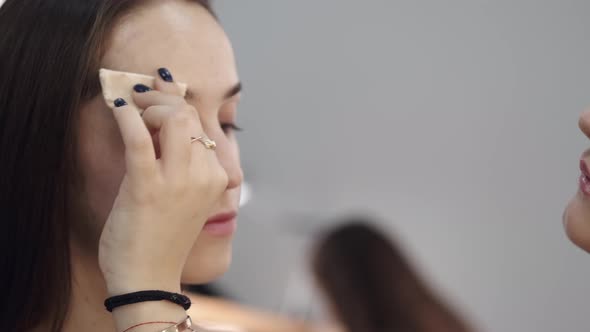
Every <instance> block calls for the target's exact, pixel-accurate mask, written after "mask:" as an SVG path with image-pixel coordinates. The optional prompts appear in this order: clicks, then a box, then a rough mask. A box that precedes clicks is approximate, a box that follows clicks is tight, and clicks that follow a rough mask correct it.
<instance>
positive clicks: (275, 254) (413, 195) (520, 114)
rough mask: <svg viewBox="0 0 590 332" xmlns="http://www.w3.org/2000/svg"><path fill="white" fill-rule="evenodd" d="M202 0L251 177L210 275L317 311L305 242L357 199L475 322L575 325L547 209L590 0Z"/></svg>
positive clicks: (574, 155)
mask: <svg viewBox="0 0 590 332" xmlns="http://www.w3.org/2000/svg"><path fill="white" fill-rule="evenodd" d="M215 3H216V7H217V10H218V12H219V15H220V18H221V21H222V22H223V24H224V26H225V28H226V30H227V32H228V34H229V35H230V38H231V39H232V40H233V43H234V47H235V49H236V53H237V57H238V65H239V69H240V72H241V77H242V79H243V81H244V86H245V93H244V98H243V103H242V106H241V110H240V112H241V113H240V122H241V125H242V126H244V127H245V128H246V131H245V132H244V133H243V134H241V137H240V139H241V142H242V149H243V151H242V154H243V163H244V167H245V171H246V177H247V180H248V181H249V182H250V184H251V187H252V193H253V195H252V200H251V201H250V202H249V203H248V204H247V205H246V206H245V207H244V209H243V213H242V216H241V219H240V229H239V232H238V235H237V238H236V245H235V261H234V265H233V267H232V269H231V271H230V272H229V273H228V274H227V276H225V277H224V278H223V279H222V281H221V284H222V285H223V286H224V287H226V288H227V289H228V290H230V291H231V292H233V293H234V294H235V295H236V296H237V297H238V298H239V299H241V300H243V301H245V302H248V303H252V304H255V305H258V306H261V307H264V308H268V309H270V310H275V311H282V312H289V313H293V312H296V313H306V312H309V311H310V310H311V311H312V312H315V310H316V309H313V308H317V307H319V306H320V305H319V304H318V301H317V299H316V296H315V295H314V292H313V288H312V287H311V285H310V283H309V282H308V280H306V278H305V257H306V256H305V248H306V247H307V246H308V244H309V242H310V241H311V240H312V239H313V233H314V232H315V231H316V230H317V229H318V228H319V227H325V226H326V225H327V223H328V222H327V221H326V220H329V218H330V217H332V216H336V215H339V214H342V213H345V212H347V211H368V212H370V213H372V214H373V215H376V216H378V217H380V219H381V220H382V225H383V226H384V227H385V228H386V229H387V230H389V231H391V232H392V233H393V234H396V235H397V237H398V238H399V239H400V240H401V241H402V243H403V244H404V245H405V247H406V248H407V250H408V251H409V253H411V255H412V257H413V258H414V259H415V260H416V263H417V264H418V265H419V266H420V268H421V269H422V270H423V272H424V273H425V274H426V275H427V276H428V277H429V278H430V279H431V280H432V282H433V283H434V284H436V285H437V286H438V287H439V288H440V289H441V291H442V292H443V293H444V294H445V295H447V297H448V298H449V299H451V300H452V301H454V303H455V304H456V305H457V306H458V307H459V308H460V309H461V310H463V311H464V312H465V313H466V314H467V315H469V316H470V317H471V318H472V320H473V322H474V323H475V324H476V325H477V326H479V327H480V328H481V329H482V330H484V331H502V332H507V331H515V332H522V331H535V332H554V331H568V332H570V331H571V332H576V331H580V332H582V331H588V329H589V328H590V315H589V312H590V309H589V308H590V307H589V305H588V302H589V300H590V256H588V255H587V254H585V253H583V252H581V251H580V250H578V249H576V248H574V247H573V246H572V245H571V244H570V243H569V242H568V241H567V240H566V238H565V236H564V234H563V231H562V228H561V213H562V208H563V206H564V204H565V202H566V201H567V199H568V198H569V197H570V195H572V194H573V193H574V192H575V190H576V186H577V174H578V171H577V163H578V156H579V155H580V153H581V152H582V151H583V150H584V149H585V148H586V147H587V146H588V145H590V144H588V142H587V140H586V139H585V138H584V137H583V136H582V135H581V134H580V133H579V132H578V130H577V117H578V114H579V112H580V111H581V110H583V109H584V108H585V107H586V106H587V105H589V104H590V66H589V65H588V60H589V59H590V40H589V38H588V36H589V33H590V20H589V18H588V17H589V16H588V13H589V12H590V2H589V1H583V0H579V1H573V0H559V1H558V0H554V1H541V0H539V1H532V0H518V1H508V0H505V1H483V0H481V1H467V0H464V1H459V0H453V1H444V2H443V1H384V0H372V1H342V0H341V1H336V0H324V1H311V0H300V1H284V0H283V1H261V0H250V1H228V0H216V1H215ZM310 308H312V309H310Z"/></svg>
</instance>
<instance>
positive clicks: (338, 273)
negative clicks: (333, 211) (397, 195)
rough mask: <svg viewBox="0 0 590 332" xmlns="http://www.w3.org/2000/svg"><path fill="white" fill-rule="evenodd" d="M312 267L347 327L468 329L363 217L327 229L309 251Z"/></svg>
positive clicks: (363, 330)
mask: <svg viewBox="0 0 590 332" xmlns="http://www.w3.org/2000/svg"><path fill="white" fill-rule="evenodd" d="M312 270H313V274H314V277H315V280H316V282H317V284H318V286H319V288H320V291H321V292H322V293H323V295H324V297H325V299H326V300H327V302H328V305H329V308H328V309H329V311H330V312H331V313H332V315H333V316H334V319H336V320H338V321H340V322H341V323H342V325H343V326H344V329H345V330H346V331H347V332H382V331H408V332H409V331H412V332H467V331H470V330H469V329H468V328H467V326H466V324H465V323H464V322H463V321H462V320H461V319H460V317H459V316H457V315H456V314H455V313H454V312H453V310H451V309H450V307H449V306H448V305H447V303H445V302H444V301H443V300H442V299H441V298H440V297H439V296H438V295H437V294H436V293H435V292H434V290H433V289H432V288H431V287H429V285H428V284H427V283H425V281H424V280H423V279H422V278H421V277H420V276H419V274H418V273H417V271H416V270H415V269H414V267H413V266H412V264H411V262H409V261H408V258H407V257H406V256H405V255H404V254H403V252H402V250H401V249H400V248H398V246H397V245H396V244H395V243H394V242H393V241H392V240H391V239H389V238H388V237H387V236H386V235H385V234H384V233H383V232H381V231H380V230H379V229H378V228H376V227H374V226H372V225H371V223H370V220H368V219H367V218H363V217H351V218H347V219H345V220H342V221H341V225H340V226H336V227H334V228H332V229H330V230H328V231H327V232H326V233H325V234H324V235H323V236H322V237H321V238H320V240H319V241H318V242H317V244H316V246H315V248H314V250H313V256H312Z"/></svg>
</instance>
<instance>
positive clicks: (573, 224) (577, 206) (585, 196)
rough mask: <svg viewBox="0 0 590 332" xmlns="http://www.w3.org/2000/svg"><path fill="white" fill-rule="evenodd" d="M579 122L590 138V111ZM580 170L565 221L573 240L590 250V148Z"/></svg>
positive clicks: (584, 154) (564, 217)
mask: <svg viewBox="0 0 590 332" xmlns="http://www.w3.org/2000/svg"><path fill="white" fill-rule="evenodd" d="M578 124H579V126H580V129H581V130H582V132H583V133H584V135H586V137H588V138H590V111H586V112H584V113H582V115H581V116H580V120H579V122H578ZM580 172H581V174H580V178H579V186H578V187H579V188H578V191H577V193H576V195H575V196H574V197H573V198H572V199H571V200H570V202H569V204H568V206H567V207H566V209H565V211H564V213H563V223H564V226H565V230H566V233H567V235H568V236H569V238H570V239H571V240H572V242H573V243H575V244H576V245H577V246H578V247H580V248H582V249H584V250H586V251H587V252H590V150H586V151H585V152H584V153H583V154H582V156H581V157H580Z"/></svg>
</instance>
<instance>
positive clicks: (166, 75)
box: [158, 68, 174, 82]
mask: <svg viewBox="0 0 590 332" xmlns="http://www.w3.org/2000/svg"><path fill="white" fill-rule="evenodd" d="M158 74H160V77H161V78H162V79H163V80H164V81H166V82H173V81H174V79H173V78H172V74H170V71H169V70H168V69H166V68H160V69H158Z"/></svg>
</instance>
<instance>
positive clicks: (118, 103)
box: [114, 98, 127, 107]
mask: <svg viewBox="0 0 590 332" xmlns="http://www.w3.org/2000/svg"><path fill="white" fill-rule="evenodd" d="M114 104H115V107H121V106H125V105H127V102H126V101H125V99H123V98H117V99H115V102H114Z"/></svg>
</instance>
